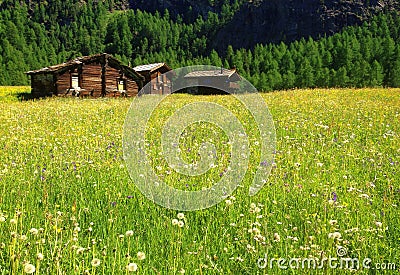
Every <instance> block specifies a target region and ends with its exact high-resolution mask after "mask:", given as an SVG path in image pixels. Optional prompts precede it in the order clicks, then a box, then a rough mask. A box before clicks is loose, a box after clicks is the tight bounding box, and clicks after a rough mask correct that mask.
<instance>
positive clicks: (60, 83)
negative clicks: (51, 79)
mask: <svg viewBox="0 0 400 275" xmlns="http://www.w3.org/2000/svg"><path fill="white" fill-rule="evenodd" d="M56 85H57V94H58V95H61V96H62V95H65V94H66V93H67V91H68V89H69V88H71V75H70V73H69V71H66V72H64V73H63V74H61V75H58V76H57V81H56Z"/></svg>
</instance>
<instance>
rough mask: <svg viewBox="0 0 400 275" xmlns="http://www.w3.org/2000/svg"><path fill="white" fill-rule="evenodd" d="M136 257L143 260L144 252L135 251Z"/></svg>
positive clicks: (144, 257)
mask: <svg viewBox="0 0 400 275" xmlns="http://www.w3.org/2000/svg"><path fill="white" fill-rule="evenodd" d="M137 257H138V259H139V260H140V261H143V260H144V259H146V254H145V253H144V252H141V251H139V252H138V253H137Z"/></svg>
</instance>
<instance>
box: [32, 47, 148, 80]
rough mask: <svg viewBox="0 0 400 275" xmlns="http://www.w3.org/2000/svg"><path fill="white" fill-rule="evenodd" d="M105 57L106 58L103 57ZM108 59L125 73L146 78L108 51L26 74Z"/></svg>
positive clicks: (59, 69) (49, 71) (114, 66)
mask: <svg viewBox="0 0 400 275" xmlns="http://www.w3.org/2000/svg"><path fill="white" fill-rule="evenodd" d="M103 58H104V59H103ZM102 59H103V60H104V61H105V60H107V63H108V65H109V66H110V67H113V68H118V69H120V70H122V71H123V72H124V73H125V74H127V75H130V76H132V77H134V78H136V79H140V80H144V77H143V76H142V75H140V74H139V73H137V72H136V71H135V70H133V69H132V68H131V67H128V66H126V65H123V64H122V63H121V61H119V60H118V59H116V58H115V57H112V56H111V55H109V54H107V53H102V54H94V55H89V56H81V57H77V58H75V59H72V60H69V61H67V62H64V63H61V64H57V65H52V66H48V67H44V68H41V69H38V70H33V71H28V72H26V74H28V75H35V74H50V73H57V72H60V71H65V70H68V69H69V68H73V67H77V66H79V65H81V64H90V63H93V62H99V63H100V62H101V60H102Z"/></svg>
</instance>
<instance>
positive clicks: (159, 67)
mask: <svg viewBox="0 0 400 275" xmlns="http://www.w3.org/2000/svg"><path fill="white" fill-rule="evenodd" d="M133 69H134V70H135V71H136V72H138V73H139V74H141V75H142V76H143V77H144V78H145V85H146V84H147V83H149V82H151V84H150V85H151V87H150V89H149V90H147V93H151V94H160V95H164V94H170V93H171V80H170V79H168V77H167V76H166V75H163V74H165V73H167V72H169V71H171V68H170V67H169V66H168V65H167V64H165V63H154V64H147V65H140V66H136V67H134V68H133Z"/></svg>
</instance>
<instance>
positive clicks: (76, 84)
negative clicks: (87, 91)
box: [71, 73, 80, 89]
mask: <svg viewBox="0 0 400 275" xmlns="http://www.w3.org/2000/svg"><path fill="white" fill-rule="evenodd" d="M71 87H72V88H74V89H76V88H79V87H80V85H79V74H77V73H73V74H71Z"/></svg>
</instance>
